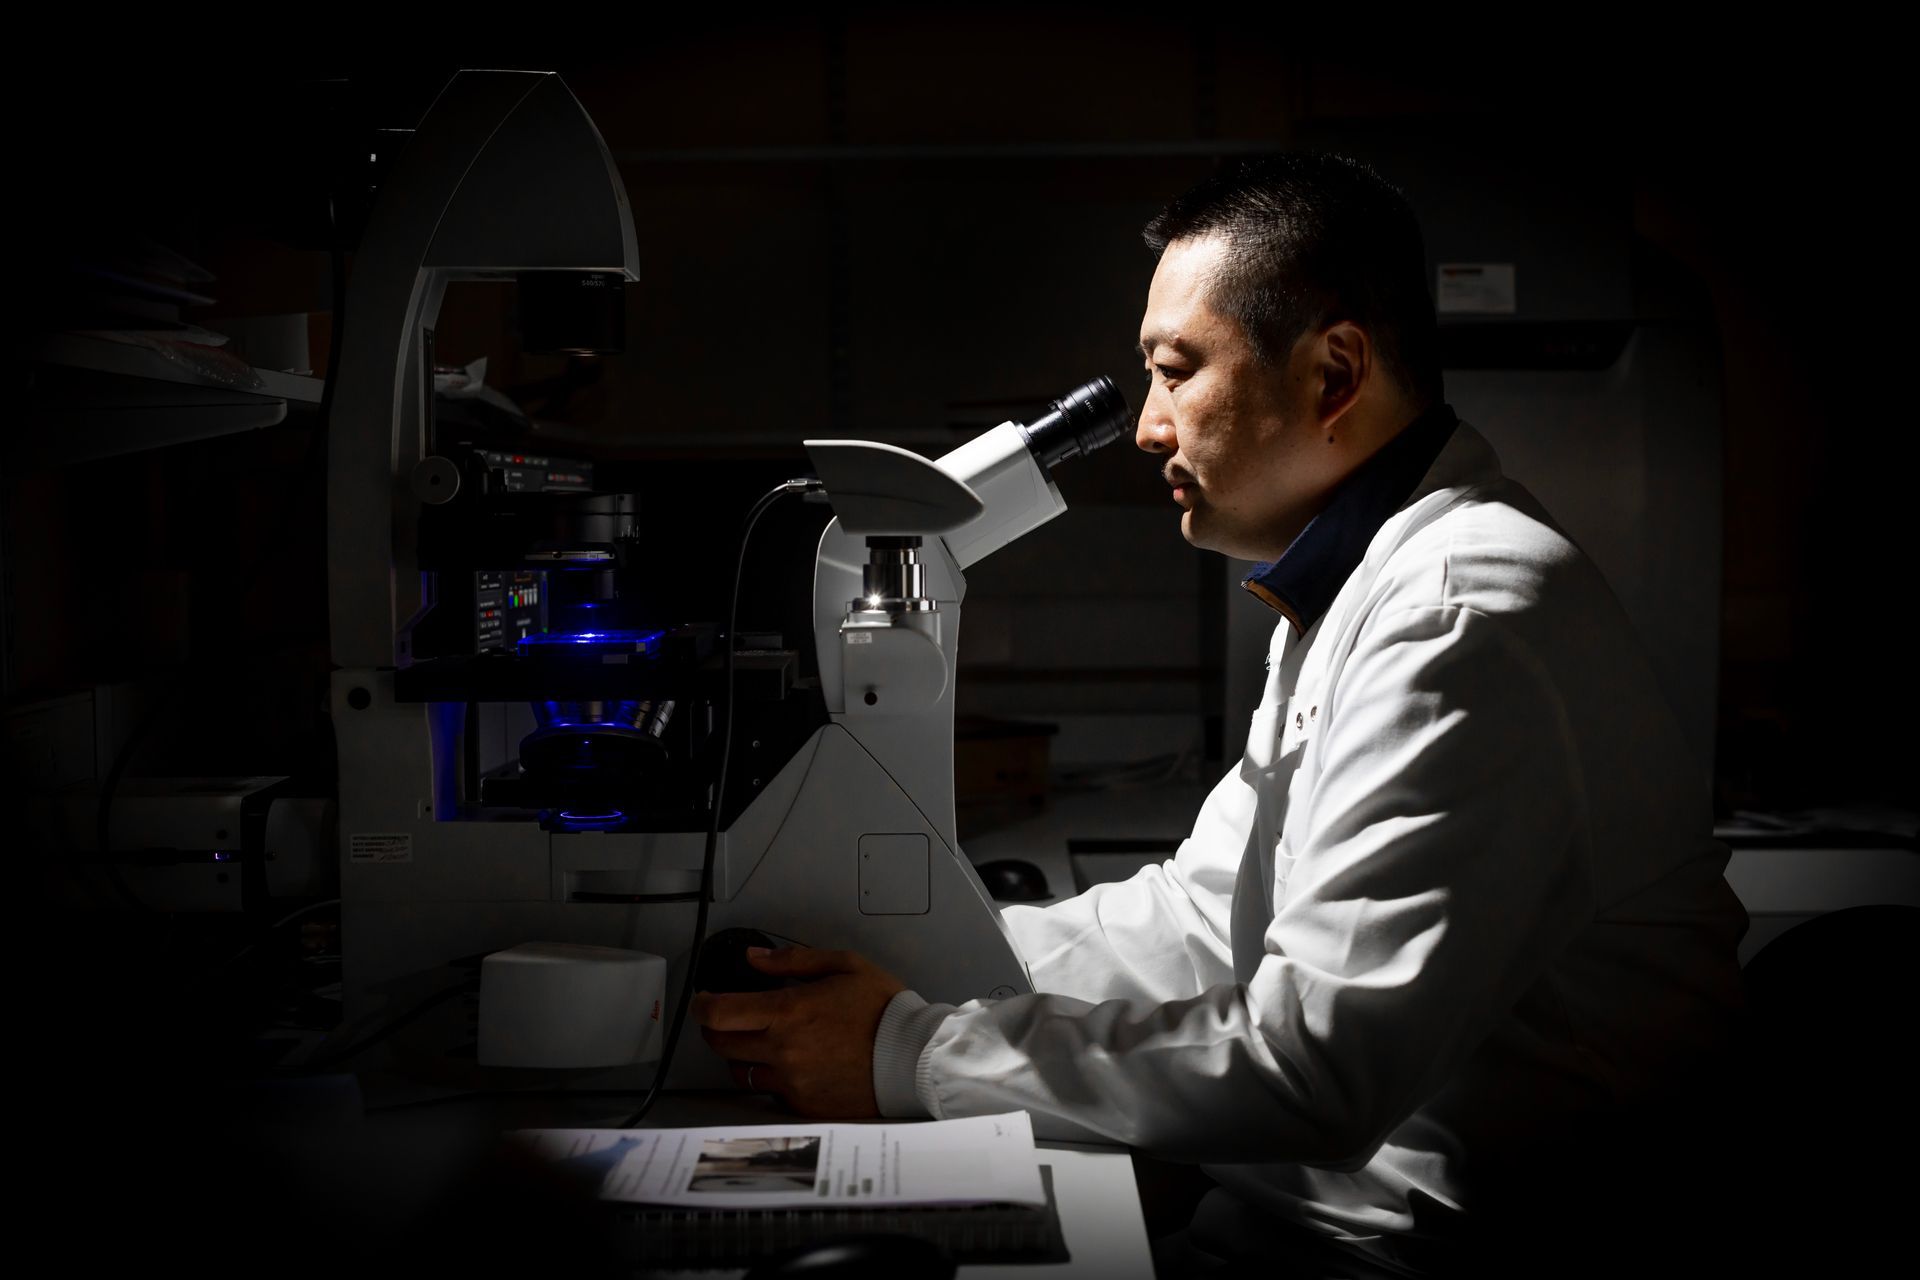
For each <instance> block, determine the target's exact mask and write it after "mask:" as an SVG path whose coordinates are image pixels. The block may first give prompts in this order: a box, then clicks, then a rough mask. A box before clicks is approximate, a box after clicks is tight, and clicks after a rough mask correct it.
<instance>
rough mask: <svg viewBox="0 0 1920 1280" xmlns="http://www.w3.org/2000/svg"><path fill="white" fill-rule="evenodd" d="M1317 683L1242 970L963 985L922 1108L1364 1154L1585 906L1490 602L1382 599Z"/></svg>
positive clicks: (1543, 713)
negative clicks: (1396, 606)
mask: <svg viewBox="0 0 1920 1280" xmlns="http://www.w3.org/2000/svg"><path fill="white" fill-rule="evenodd" d="M1329 694H1330V696H1329V699H1328V701H1327V702H1326V703H1325V704H1324V705H1322V707H1321V713H1322V720H1323V725H1322V728H1321V730H1320V741H1319V743H1318V744H1317V750H1318V751H1319V753H1320V757H1319V761H1318V765H1319V768H1318V773H1317V776H1316V778H1315V780H1314V782H1313V785H1312V787H1311V791H1310V794H1307V795H1296V796H1295V798H1294V800H1293V802H1292V810H1291V812H1290V815H1289V820H1288V829H1287V831H1286V832H1285V833H1284V835H1283V837H1282V840H1281V846H1282V847H1281V848H1280V849H1279V850H1278V851H1277V854H1276V859H1277V865H1280V866H1284V867H1287V868H1289V870H1288V871H1287V873H1286V874H1285V876H1284V879H1282V878H1280V877H1276V880H1277V887H1276V889H1275V893H1276V898H1277V902H1278V910H1277V912H1276V913H1275V915H1274V916H1273V918H1272V921H1271V924H1270V926H1269V927H1268V929H1267V931H1266V934H1265V937H1264V939H1263V954H1262V955H1261V956H1260V957H1259V960H1258V965H1257V968H1256V969H1255V971H1254V973H1253V976H1252V978H1251V980H1249V981H1246V982H1235V981H1231V980H1228V981H1223V982H1218V983H1215V984H1212V985H1210V986H1208V987H1207V988H1206V989H1205V990H1203V991H1200V992H1197V993H1193V994H1188V995H1185V996H1182V997H1178V998H1173V999H1154V998H1151V994H1149V995H1148V996H1147V997H1146V998H1141V997H1136V996H1134V995H1132V994H1131V993H1127V994H1121V995H1118V996H1115V997H1110V998H1104V999H1091V998H1085V997H1075V996H1070V995H1060V994H1046V993H1036V994H1033V995H1027V996H1018V997H1014V998H1011V999H1005V1000H1001V1001H998V1002H996V1003H991V1004H989V1003H983V1002H979V1001H975V1002H971V1003H969V1004H967V1005H963V1006H961V1007H960V1009H959V1010H958V1011H956V1012H955V1013H953V1014H952V1015H950V1016H948V1017H947V1018H945V1019H944V1020H943V1021H942V1022H940V1024H939V1025H938V1027H937V1028H936V1029H935V1030H934V1032H933V1034H932V1036H931V1037H930V1039H929V1040H928V1042H927V1045H926V1048H925V1049H924V1050H923V1051H922V1054H921V1058H920V1062H919V1064H918V1067H919V1082H918V1092H919V1096H920V1100H921V1101H922V1103H923V1104H924V1105H926V1107H927V1108H928V1110H929V1111H930V1112H931V1113H932V1114H933V1115H935V1116H940V1117H947V1116H957V1115H971V1114H984V1113H992V1112H998V1111H1006V1110H1011V1109H1015V1108H1024V1109H1027V1110H1029V1111H1030V1112H1032V1113H1033V1115H1034V1118H1035V1122H1036V1127H1037V1129H1038V1130H1039V1131H1041V1132H1043V1133H1044V1132H1049V1131H1065V1132H1073V1131H1076V1130H1077V1131H1090V1132H1093V1133H1097V1134H1099V1135H1101V1136H1104V1137H1106V1138H1109V1139H1112V1140H1116V1141H1120V1142H1125V1143H1128V1144H1131V1145H1135V1146H1139V1147H1142V1148H1145V1149H1148V1150H1151V1151H1155V1152H1158V1153H1160V1154H1164V1155H1167V1156H1171V1157H1174V1158H1179V1159H1191V1160H1202V1161H1222V1162H1230V1161H1247V1160H1291V1161H1299V1162H1303V1163H1308V1164H1317V1165H1324V1166H1329V1167H1337V1168H1357V1167H1359V1166H1360V1165H1362V1164H1364V1163H1365V1162H1366V1161H1367V1160H1368V1159H1369V1158H1370V1157H1371V1155H1372V1153H1373V1152H1374V1151H1375V1150H1376V1149H1377V1148H1378V1146H1379V1144H1380V1143H1381V1142H1382V1141H1383V1140H1384V1138H1385V1137H1386V1135H1387V1134H1389V1133H1390V1132H1391V1131H1392V1130H1393V1129H1394V1128H1395V1127H1396V1126H1397V1125H1398V1124H1399V1123H1400V1122H1401V1121H1402V1120H1403V1119H1405V1118H1406V1117H1407V1116H1408V1115H1410V1114H1411V1113H1412V1112H1413V1110H1414V1109H1415V1108H1416V1107H1417V1106H1418V1105H1419V1104H1420V1103H1421V1102H1422V1101H1423V1100H1424V1099H1425V1098H1426V1097H1427V1096H1428V1095H1430V1094H1431V1093H1432V1092H1433V1091H1435V1090H1436V1089H1437V1088H1438V1087H1439V1086H1440V1085H1441V1083H1443V1082H1444V1081H1445V1080H1446V1079H1447V1078H1448V1077H1449V1075H1450V1074H1451V1073H1452V1072H1453V1071H1454V1070H1455V1068H1456V1067H1457V1066H1458V1065H1459V1064H1460V1062H1461V1061H1462V1060H1463V1059H1464V1058H1465V1057H1466V1056H1467V1055H1468V1054H1470V1053H1472V1052H1473V1050H1474V1048H1475V1046H1476V1045H1477V1044H1478V1043H1479V1041H1480V1040H1481V1039H1482V1038H1483V1037H1484V1036H1485V1035H1486V1033H1487V1032H1488V1030H1489V1029H1490V1028H1491V1026H1492V1024H1493V1022H1494V1020H1495V1018H1496V1017H1498V1016H1499V1015H1500V1014H1502V1013H1503V1012H1504V1011H1505V1010H1507V1009H1508V1008H1510V1007H1511V1005H1512V1004H1513V1002H1514V1001H1515V1000H1516V999H1517V998H1518V997H1519V995H1520V994H1521V992H1522V991H1523V990H1524V989H1525V988H1526V987H1527V985H1528V984H1529V983H1530V982H1531V981H1532V980H1533V979H1534V978H1535V977H1536V976H1537V975H1538V974H1540V973H1541V972H1542V971H1543V970H1544V968H1545V967H1546V965H1547V964H1548V963H1549V961H1550V959H1551V957H1552V956H1553V955H1554V953H1555V952H1556V951H1557V950H1558V948H1559V947H1560V946H1562V945H1563V944H1564V942H1565V940H1566V939H1567V938H1569V937H1570V936H1571V935H1572V933H1573V931H1574V930H1575V929H1576V928H1577V927H1578V924H1579V922H1580V920H1581V919H1582V918H1583V917H1584V915H1585V914H1586V913H1588V912H1589V911H1590V906H1589V900H1590V897H1591V891H1590V888H1589V878H1588V876H1587V875H1586V872H1585V869H1584V868H1585V865H1586V864H1585V862H1584V853H1583V845H1582V842H1581V833H1582V831H1583V830H1584V824H1583V801H1582V793H1581V788H1580V784H1579V782H1578V776H1577V771H1576V769H1575V767H1574V756H1573V750H1574V747H1573V744H1572V742H1571V741H1570V736H1569V733H1568V729H1567V725H1566V721H1565V718H1564V715H1563V712H1562V708H1561V706H1560V703H1559V701H1558V698H1557V697H1556V695H1555V693H1554V692H1553V687H1552V683H1551V681H1550V680H1548V679H1547V678H1546V676H1545V673H1544V672H1543V671H1542V670H1541V668H1540V667H1539V665H1538V663H1537V661H1536V660H1535V659H1534V658H1533V656H1532V655H1531V654H1530V653H1529V652H1527V651H1526V649H1525V648H1524V647H1523V646H1521V645H1520V644H1519V643H1518V642H1517V641H1516V640H1515V639H1514V638H1513V637H1512V636H1511V634H1510V633H1509V632H1508V631H1507V630H1506V628H1505V627H1504V626H1503V624H1502V623H1500V622H1499V621H1498V620H1496V619H1493V618H1490V617H1488V616H1486V615H1482V614H1478V613H1475V612H1473V611H1471V610H1467V609H1463V608H1460V607H1457V606H1423V607H1417V608H1405V609H1400V610H1397V611H1394V612H1391V613H1381V612H1376V614H1375V616H1374V617H1373V618H1372V619H1371V620H1370V621H1369V623H1368V624H1367V625H1366V626H1365V627H1363V628H1362V631H1361V634H1360V637H1359V639H1358V641H1357V642H1356V644H1355V647H1354V649H1353V651H1352V652H1351V653H1350V655H1349V656H1348V658H1347V660H1346V663H1345V667H1344V670H1343V672H1342V674H1341V676H1340V679H1339V685H1338V689H1337V691H1334V690H1330V691H1329ZM1093 918H1097V913H1094V917H1093ZM1209 927H1211V926H1209ZM1089 935H1090V936H1089V942H1090V943H1093V944H1095V945H1098V944H1099V943H1100V937H1099V934H1098V932H1097V931H1092V930H1090V931H1089ZM1116 985H1117V986H1120V987H1124V984H1116Z"/></svg>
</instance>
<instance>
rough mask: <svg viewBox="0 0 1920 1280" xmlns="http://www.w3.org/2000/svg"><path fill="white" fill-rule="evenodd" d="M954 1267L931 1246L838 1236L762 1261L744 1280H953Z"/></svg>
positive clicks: (892, 1236) (890, 1236) (906, 1239)
mask: <svg viewBox="0 0 1920 1280" xmlns="http://www.w3.org/2000/svg"><path fill="white" fill-rule="evenodd" d="M955 1270H956V1268H955V1266H954V1261H953V1259H952V1258H949V1257H948V1256H947V1255H946V1254H945V1253H944V1252H943V1251H942V1250H941V1248H940V1246H939V1245H937V1244H935V1243H934V1242H933V1241H931V1240H923V1239H921V1238H920V1237H919V1236H910V1235H903V1234H899V1233H895V1232H875V1233H872V1234H869V1235H857V1236H839V1237H836V1238H834V1239H831V1240H819V1241H815V1242H814V1243H812V1244H804V1245H801V1246H800V1247H799V1248H797V1249H789V1250H787V1251H786V1252H785V1253H779V1254H775V1255H774V1256H773V1257H770V1258H765V1259H762V1260H761V1261H760V1262H757V1263H755V1264H754V1265H753V1266H752V1267H751V1268H749V1269H748V1271H747V1274H746V1277H745V1280H953V1274H954V1271H955Z"/></svg>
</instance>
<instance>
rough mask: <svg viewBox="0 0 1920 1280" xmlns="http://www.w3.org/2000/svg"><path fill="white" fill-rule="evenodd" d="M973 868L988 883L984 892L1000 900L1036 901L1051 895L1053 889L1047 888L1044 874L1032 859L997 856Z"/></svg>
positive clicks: (983, 881)
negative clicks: (1023, 860) (1025, 860)
mask: <svg viewBox="0 0 1920 1280" xmlns="http://www.w3.org/2000/svg"><path fill="white" fill-rule="evenodd" d="M974 870H975V871H978V872H979V873H980V883H982V884H984V885H986V886H987V892H988V893H990V894H992V895H993V896H994V898H995V899H996V900H998V901H1000V902H1035V901H1038V900H1039V899H1041V898H1051V897H1052V896H1053V891H1052V890H1051V889H1049V888H1047V878H1046V876H1044V875H1042V874H1041V873H1040V868H1038V867H1036V866H1034V865H1033V864H1032V863H1031V862H1022V861H1020V859H1018V858H997V859H995V860H994V861H992V862H983V863H981V864H980V865H978V866H976V867H975V868H974Z"/></svg>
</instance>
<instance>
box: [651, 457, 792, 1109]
mask: <svg viewBox="0 0 1920 1280" xmlns="http://www.w3.org/2000/svg"><path fill="white" fill-rule="evenodd" d="M821 487H822V486H821V484H820V482H819V481H818V480H812V479H804V480H783V481H781V482H780V483H779V484H777V485H775V486H774V487H773V488H772V489H770V490H769V491H767V493H765V494H764V495H762V496H761V498H760V500H759V501H758V502H755V503H754V504H753V507H752V509H751V510H749V511H748V512H747V520H746V525H745V527H744V528H742V529H741V531H740V554H739V556H738V557H737V558H736V559H735V560H734V563H733V590H732V592H731V594H730V595H729V597H728V601H727V636H726V644H727V666H726V671H727V674H726V684H725V686H724V695H723V697H724V701H725V704H726V710H725V711H723V712H722V713H721V721H720V722H721V729H720V771H719V773H718V774H716V775H715V777H714V783H713V811H712V813H711V814H710V815H709V816H708V819H707V847H706V853H705V855H704V856H703V857H702V858H701V860H700V899H699V903H698V905H697V906H696V907H695V908H694V914H693V947H692V949H691V950H689V951H688V952H687V969H686V972H685V973H684V974H682V975H681V978H680V997H679V999H678V1000H677V1001H675V1004H674V1010H673V1021H672V1022H670V1023H668V1024H667V1039H666V1043H665V1044H664V1045H662V1046H661V1048H660V1065H659V1066H658V1067H657V1068H655V1069H654V1073H653V1084H652V1085H651V1086H649V1087H648V1089H647V1092H646V1096H645V1097H643V1098H642V1099H641V1100H640V1109H639V1110H637V1111H635V1112H634V1113H633V1114H632V1115H631V1116H628V1117H627V1119H626V1120H625V1122H623V1123H622V1124H621V1125H620V1126H619V1127H620V1128H622V1129H631V1128H633V1127H634V1126H635V1125H637V1124H639V1123H640V1121H641V1120H642V1119H644V1118H645V1117H646V1114H647V1112H648V1111H650V1110H652V1109H653V1104H654V1102H655V1100H656V1099H658V1098H659V1096H660V1088H661V1086H662V1085H664V1084H665V1083H666V1080H667V1071H668V1069H669V1068H671V1067H672V1066H673V1051H674V1049H675V1048H676V1047H677V1046H678V1045H679V1043H680V1031H681V1028H682V1026H683V1025H684V1024H685V1023H686V1020H687V1009H688V1007H689V1006H690V1005H691V1004H692V1003H693V979H694V973H695V971H696V970H697V969H698V968H699V965H700V948H701V947H702V946H704V945H705V944H706V940H707V907H708V904H709V903H711V902H712V901H713V861H714V852H715V850H716V849H718V847H719V845H720V809H721V805H722V804H723V802H724V801H725V799H726V791H727V762H728V759H729V758H730V757H731V756H732V754H733V719H734V716H733V670H734V655H735V652H736V651H737V649H738V647H739V646H738V643H737V641H736V639H735V634H734V633H735V632H736V631H737V630H738V629H739V622H740V578H741V575H742V574H743V573H745V571H746V567H747V543H748V542H749V541H750V540H751V539H752V537H753V527H754V525H756V524H758V523H760V517H761V516H762V515H764V514H766V510H767V508H768V507H771V506H772V505H773V504H774V503H775V502H778V501H779V500H780V499H781V498H783V497H785V496H786V495H787V494H790V493H806V492H809V491H818V490H820V489H821Z"/></svg>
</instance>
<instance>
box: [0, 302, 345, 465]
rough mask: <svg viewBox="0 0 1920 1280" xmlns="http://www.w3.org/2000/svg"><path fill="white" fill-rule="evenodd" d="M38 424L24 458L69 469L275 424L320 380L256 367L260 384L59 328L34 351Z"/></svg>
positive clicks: (20, 444)
mask: <svg viewBox="0 0 1920 1280" xmlns="http://www.w3.org/2000/svg"><path fill="white" fill-rule="evenodd" d="M32 362H33V364H34V365H36V366H37V369H36V376H35V378H34V382H33V386H32V389H31V391H30V392H29V395H28V399H27V409H28V414H27V416H28V420H29V422H30V423H31V429H30V430H27V431H22V432H20V433H18V437H17V442H16V446H15V449H16V456H19V457H22V458H23V459H24V460H25V461H26V462H27V463H28V464H29V465H37V466H61V465H65V464H68V463H74V462H88V461H94V460H97V459H100V458H111V457H115V456H118V455H121V454H127V453H139V452H142V451H144V450H148V449H162V448H166V447H167V446H169V445H175V444H184V443H186V442H188V441H193V440H205V439H211V438H213V437H215V436H223V435H233V434H236V433H238V432H243V431H258V430H260V429H262V428H265V427H272V426H277V425H279V424H280V423H282V422H284V421H285V420H286V419H287V416H288V412H289V410H290V409H298V410H310V409H313V408H316V407H318V405H319V403H320V393H321V390H322V388H323V386H324V383H323V380H322V379H319V378H312V377H304V376H301V375H298V374H290V373H280V372H276V371H274V370H271V369H255V370H253V371H252V372H253V378H254V382H255V384H256V385H251V386H235V385H232V384H229V383H223V382H218V381H214V380H211V379H209V378H208V377H206V376H205V375H202V374H200V373H198V372H197V371H195V370H193V369H190V368H188V367H186V366H184V365H182V364H178V363H175V362H173V361H171V360H169V359H168V358H167V357H166V356H164V355H162V354H160V353H159V352H156V351H152V350H149V349H147V348H144V347H139V346H135V345H132V344H129V343H124V342H115V341H112V340H111V339H107V338H98V337H91V336H89V335H87V334H83V333H57V334H52V335H50V336H48V337H47V338H46V340H45V341H44V342H43V343H42V344H41V346H40V347H39V349H38V350H37V351H35V352H34V354H33V356H32Z"/></svg>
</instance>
